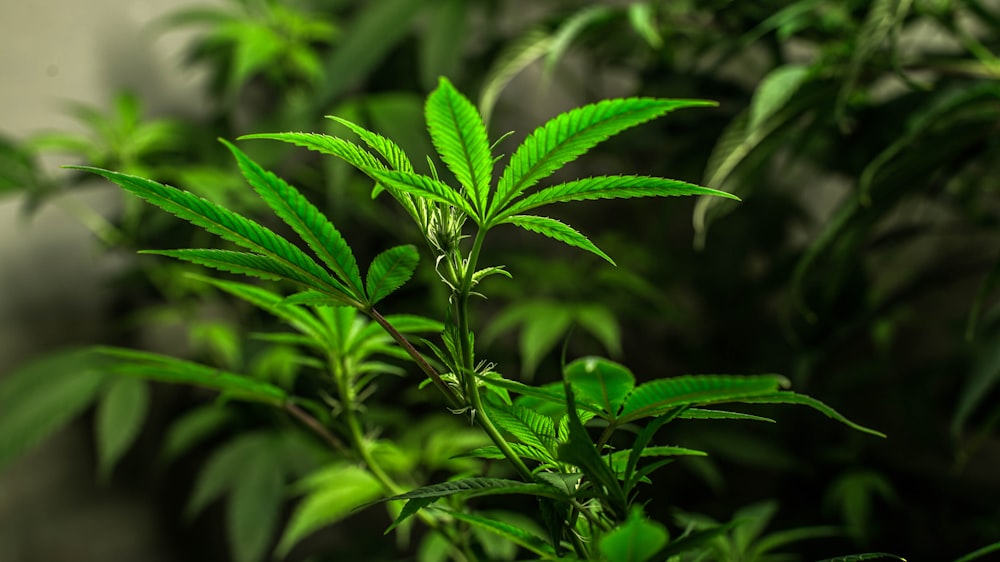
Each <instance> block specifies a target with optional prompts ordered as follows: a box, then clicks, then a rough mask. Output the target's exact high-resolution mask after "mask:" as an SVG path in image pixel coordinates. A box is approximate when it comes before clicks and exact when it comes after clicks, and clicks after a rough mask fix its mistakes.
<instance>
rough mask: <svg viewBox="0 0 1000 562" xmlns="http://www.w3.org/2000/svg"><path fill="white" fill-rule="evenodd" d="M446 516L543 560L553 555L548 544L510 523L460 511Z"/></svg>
mask: <svg viewBox="0 0 1000 562" xmlns="http://www.w3.org/2000/svg"><path fill="white" fill-rule="evenodd" d="M448 515H449V516H450V517H454V518H455V519H458V520H459V521H465V522H466V523H468V524H470V525H472V526H474V527H478V528H480V529H485V530H486V531H489V532H490V533H494V534H496V535H498V536H500V537H502V538H504V539H506V540H508V541H510V542H512V543H514V544H516V545H518V546H520V547H522V548H524V549H526V550H530V551H531V552H534V553H535V554H537V555H539V556H541V557H543V558H544V559H549V558H551V557H552V556H553V555H554V554H555V552H554V551H553V549H552V547H551V546H549V544H548V543H546V542H545V541H544V540H542V539H541V538H539V537H537V536H535V535H533V534H531V533H529V532H527V531H525V530H524V529H522V528H521V527H518V526H515V525H511V524H510V523H505V522H503V521H498V520H496V519H491V518H489V517H482V516H480V515H474V514H471V513H463V512H460V511H452V512H449V514H448Z"/></svg>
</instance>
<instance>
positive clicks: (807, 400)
mask: <svg viewBox="0 0 1000 562" xmlns="http://www.w3.org/2000/svg"><path fill="white" fill-rule="evenodd" d="M740 401H741V402H750V403H756V404H801V405H803V406H809V407H810V408H812V409H814V410H816V411H818V412H820V413H822V414H824V415H826V416H827V417H829V418H831V419H834V420H836V421H839V422H840V423H842V424H844V425H846V426H848V427H851V428H853V429H856V430H858V431H861V432H863V433H868V434H870V435H874V436H876V437H885V434H884V433H882V432H881V431H876V430H874V429H870V428H867V427H865V426H863V425H859V424H857V423H854V422H852V421H851V420H849V419H847V418H846V417H844V416H843V415H842V414H841V413H840V412H838V411H836V410H834V409H833V408H831V407H830V406H827V405H826V404H824V403H823V402H821V401H819V400H817V399H815V398H813V397H811V396H806V395H805V394H797V393H795V392H791V391H782V392H775V393H772V394H764V395H760V396H752V397H747V398H743V399H740Z"/></svg>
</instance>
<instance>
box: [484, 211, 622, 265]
mask: <svg viewBox="0 0 1000 562" xmlns="http://www.w3.org/2000/svg"><path fill="white" fill-rule="evenodd" d="M499 224H512V225H514V226H519V227H521V228H523V229H525V230H528V231H530V232H537V233H538V234H541V235H543V236H547V237H549V238H552V239H554V240H558V241H560V242H562V243H564V244H568V245H570V246H575V247H577V248H580V249H582V250H587V251H588V252H591V253H593V254H596V255H598V256H600V257H602V258H604V259H605V260H607V261H608V263H610V264H611V265H617V264H615V260H613V259H611V258H610V257H608V255H607V254H605V253H604V252H603V251H601V249H600V248H598V247H597V246H595V245H594V243H593V242H591V241H590V239H588V238H587V237H586V236H584V235H583V234H580V233H579V232H578V231H576V230H575V229H573V228H572V227H571V226H569V225H567V224H565V223H562V222H559V221H557V220H556V219H552V218H549V217H540V216H537V215H514V216H512V217H507V218H505V219H504V220H503V221H501V222H500V223H499Z"/></svg>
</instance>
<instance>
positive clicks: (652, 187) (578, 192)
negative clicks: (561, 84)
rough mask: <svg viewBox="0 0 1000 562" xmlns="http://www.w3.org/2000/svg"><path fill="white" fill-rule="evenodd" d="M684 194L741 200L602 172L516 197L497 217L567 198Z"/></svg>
mask: <svg viewBox="0 0 1000 562" xmlns="http://www.w3.org/2000/svg"><path fill="white" fill-rule="evenodd" d="M683 195H714V196H717V197H724V198H727V199H735V200H737V201H739V197H736V196H735V195H733V194H731V193H726V192H725V191H719V190H717V189H710V188H707V187H701V186H700V185H695V184H692V183H687V182H683V181H678V180H671V179H666V178H656V177H649V176H599V177H593V178H584V179H580V180H574V181H571V182H566V183H561V184H558V185H554V186H552V187H547V188H545V189H543V190H541V191H539V192H538V193H533V194H531V195H529V196H527V197H524V198H523V199H520V200H517V201H515V202H514V203H513V204H511V205H510V206H509V207H507V208H506V209H504V210H503V211H502V212H500V214H499V215H498V216H497V218H498V219H501V220H502V219H503V218H505V217H508V216H510V215H515V214H518V213H523V212H524V211H529V210H531V209H535V208H537V207H541V206H543V205H550V204H552V203H564V202H567V201H585V200H594V199H629V198H632V197H674V196H683Z"/></svg>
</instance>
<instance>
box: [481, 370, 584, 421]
mask: <svg viewBox="0 0 1000 562" xmlns="http://www.w3.org/2000/svg"><path fill="white" fill-rule="evenodd" d="M479 380H481V381H483V382H484V383H486V384H487V385H489V386H496V387H499V388H502V389H504V390H509V391H511V392H516V393H517V394H520V395H521V396H530V397H532V398H535V399H538V400H541V401H543V402H548V403H553V404H558V405H560V406H563V407H565V404H566V395H565V394H564V393H563V386H562V385H561V384H558V383H556V384H554V385H551V388H543V387H538V386H531V385H527V384H524V383H521V382H518V381H513V380H510V379H505V378H501V377H484V376H480V377H479ZM577 406H578V407H579V408H581V409H584V410H587V411H589V412H591V413H594V414H596V413H598V412H600V407H599V406H597V405H595V404H591V403H589V402H582V401H579V400H578V401H577Z"/></svg>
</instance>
